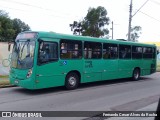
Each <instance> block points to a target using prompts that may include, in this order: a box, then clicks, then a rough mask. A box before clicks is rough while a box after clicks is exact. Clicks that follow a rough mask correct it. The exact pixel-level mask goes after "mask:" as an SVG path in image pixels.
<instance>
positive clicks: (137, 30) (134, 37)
mask: <svg viewBox="0 0 160 120" xmlns="http://www.w3.org/2000/svg"><path fill="white" fill-rule="evenodd" d="M141 31H142V27H141V26H134V27H132V28H131V41H133V42H137V41H138V38H139V37H140V34H141Z"/></svg>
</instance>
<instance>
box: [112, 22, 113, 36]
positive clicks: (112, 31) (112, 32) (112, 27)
mask: <svg viewBox="0 0 160 120" xmlns="http://www.w3.org/2000/svg"><path fill="white" fill-rule="evenodd" d="M112 39H113V21H112Z"/></svg>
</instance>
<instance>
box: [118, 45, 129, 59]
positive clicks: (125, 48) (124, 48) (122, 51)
mask: <svg viewBox="0 0 160 120" xmlns="http://www.w3.org/2000/svg"><path fill="white" fill-rule="evenodd" d="M119 58H120V59H131V46H130V45H119Z"/></svg>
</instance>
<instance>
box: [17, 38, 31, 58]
mask: <svg viewBox="0 0 160 120" xmlns="http://www.w3.org/2000/svg"><path fill="white" fill-rule="evenodd" d="M29 42H30V39H28V40H27V41H26V42H25V43H24V45H23V47H22V49H21V56H20V57H19V58H20V59H21V57H22V53H23V50H24V47H25V45H26V44H27V46H28V44H29Z"/></svg>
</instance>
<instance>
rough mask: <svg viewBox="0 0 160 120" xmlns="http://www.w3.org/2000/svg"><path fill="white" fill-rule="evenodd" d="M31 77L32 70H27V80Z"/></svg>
mask: <svg viewBox="0 0 160 120" xmlns="http://www.w3.org/2000/svg"><path fill="white" fill-rule="evenodd" d="M31 75H32V69H29V70H28V73H27V78H29V77H30V76H31Z"/></svg>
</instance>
